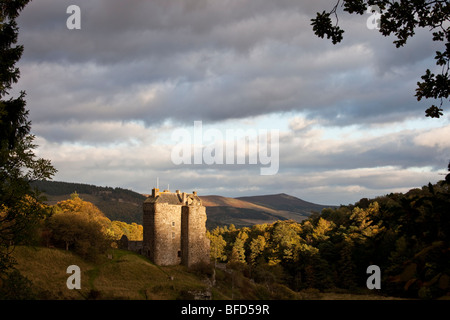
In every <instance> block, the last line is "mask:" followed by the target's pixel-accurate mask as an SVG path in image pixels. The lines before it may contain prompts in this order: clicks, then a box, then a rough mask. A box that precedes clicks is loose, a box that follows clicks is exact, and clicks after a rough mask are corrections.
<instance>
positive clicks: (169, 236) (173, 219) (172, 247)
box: [142, 188, 210, 267]
mask: <svg viewBox="0 0 450 320" xmlns="http://www.w3.org/2000/svg"><path fill="white" fill-rule="evenodd" d="M205 224H206V208H205V207H204V206H203V205H202V202H201V200H200V198H199V197H198V196H197V192H195V191H194V192H193V193H192V194H187V193H184V192H183V193H180V191H179V190H177V191H176V192H175V193H173V192H170V191H169V190H164V192H159V189H156V188H154V189H153V190H152V195H151V196H149V197H148V198H147V199H146V200H145V201H144V218H143V228H144V239H143V248H142V249H143V254H144V255H146V256H148V257H149V258H150V260H152V261H153V262H154V263H155V264H157V265H160V266H170V265H177V264H180V263H181V264H183V265H185V266H188V267H190V266H193V265H195V264H198V263H209V250H210V247H209V239H208V238H207V237H206V225H205Z"/></svg>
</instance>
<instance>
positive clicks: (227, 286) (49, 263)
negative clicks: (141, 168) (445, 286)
mask: <svg viewBox="0 0 450 320" xmlns="http://www.w3.org/2000/svg"><path fill="white" fill-rule="evenodd" d="M14 258H15V259H16V260H17V265H16V268H17V270H18V271H19V272H20V274H21V276H22V277H26V279H28V280H29V281H30V283H29V285H30V287H31V290H32V298H35V299H39V300H49V299H50V300H84V299H101V300H104V299H107V300H163V299H164V300H175V299H189V300H192V299H194V298H195V297H196V296H197V297H198V296H199V294H201V293H209V294H210V296H211V298H212V299H213V300H230V299H232V298H233V299H241V300H242V299H243V300H250V299H251V300H255V299H263V300H271V299H277V300H287V299H294V300H303V299H306V300H309V299H314V300H317V299H325V300H330V299H331V300H342V299H345V300H367V299H377V300H378V299H388V298H387V297H382V296H379V295H373V294H367V293H369V292H365V294H361V295H357V294H349V293H333V292H329V293H321V292H319V291H318V290H309V291H308V290H305V291H302V292H294V291H292V290H290V289H289V288H287V287H286V286H284V285H282V284H278V283H266V284H259V283H255V282H254V281H251V280H250V279H248V278H246V277H244V276H242V274H241V273H239V272H235V273H232V272H230V271H229V270H227V269H224V268H222V267H220V268H219V267H218V268H216V272H215V274H216V277H215V280H216V282H215V285H214V286H213V287H210V286H209V281H208V280H207V276H206V275H205V274H204V273H203V274H202V273H200V272H199V271H193V270H188V269H187V268H186V267H184V266H181V265H179V266H171V267H159V266H156V265H154V264H153V263H152V262H151V261H149V260H148V259H147V258H145V257H144V256H141V255H138V254H136V253H134V252H131V251H125V250H119V249H110V250H109V252H108V255H107V256H101V257H99V259H98V261H96V262H89V261H86V260H83V259H81V258H80V257H79V256H78V255H76V254H74V253H73V252H70V251H64V250H61V249H55V248H44V247H31V246H18V247H16V249H15V251H14ZM70 265H77V266H79V267H80V270H81V277H80V278H81V289H80V290H69V289H68V288H67V285H66V281H67V279H68V277H69V276H70V275H69V274H67V273H66V270H67V267H68V266H70ZM389 299H392V298H389Z"/></svg>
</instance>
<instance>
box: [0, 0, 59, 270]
mask: <svg viewBox="0 0 450 320" xmlns="http://www.w3.org/2000/svg"><path fill="white" fill-rule="evenodd" d="M28 2H29V0H14V1H13V0H1V1H0V61H1V63H0V211H1V213H0V272H1V271H4V270H5V269H7V268H9V267H11V265H12V262H13V261H12V260H11V256H10V253H11V251H12V248H14V245H16V244H17V243H19V242H20V240H22V239H23V236H24V234H25V233H24V231H25V230H27V229H29V227H30V225H33V224H34V223H35V221H36V220H38V219H39V218H40V217H41V216H44V215H47V214H48V213H49V212H48V210H46V209H47V208H45V207H44V206H41V203H42V199H41V198H40V197H39V194H38V193H37V192H36V191H34V190H32V188H31V187H30V182H31V181H33V180H45V179H49V178H51V177H52V176H53V175H54V174H55V172H56V170H55V169H54V168H53V167H52V165H51V164H50V161H49V160H45V159H41V158H37V157H36V155H35V154H34V151H33V150H34V149H35V148H36V145H35V144H34V143H33V141H34V138H35V137H34V136H33V135H32V134H31V133H30V130H31V122H30V121H29V120H28V110H27V109H26V108H25V106H26V101H25V92H23V91H22V92H20V94H19V96H18V97H17V98H13V97H11V96H10V90H11V89H12V85H13V84H14V83H17V81H18V80H19V76H20V72H19V69H18V68H17V67H16V66H15V64H16V63H17V62H18V61H19V59H20V58H21V56H22V52H23V46H20V45H16V43H17V38H18V32H19V29H18V26H17V23H16V18H17V17H18V15H19V13H20V11H21V10H22V9H23V8H24V7H25V6H26V4H27V3H28Z"/></svg>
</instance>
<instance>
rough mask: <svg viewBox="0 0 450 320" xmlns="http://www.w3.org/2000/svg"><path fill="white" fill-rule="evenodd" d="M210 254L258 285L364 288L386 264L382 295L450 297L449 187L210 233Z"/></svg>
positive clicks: (437, 186) (439, 185)
mask: <svg viewBox="0 0 450 320" xmlns="http://www.w3.org/2000/svg"><path fill="white" fill-rule="evenodd" d="M208 236H209V238H210V239H211V256H212V258H213V259H214V260H215V261H217V262H222V263H227V266H228V267H230V268H232V269H234V270H238V271H239V272H241V273H242V274H244V275H245V276H247V277H249V278H251V279H254V281H256V282H261V283H267V284H270V283H282V284H284V285H287V286H289V287H290V288H291V289H293V290H295V291H299V290H304V289H308V288H314V289H318V290H321V291H323V290H341V289H342V290H350V292H355V291H357V290H358V289H361V288H366V280H367V278H368V274H367V273H366V271H367V267H368V266H370V265H377V266H379V267H380V269H381V290H379V291H380V294H383V295H389V296H396V297H405V298H421V299H435V298H440V297H443V296H446V295H447V296H448V295H450V263H449V262H450V243H449V240H450V193H449V184H448V182H446V181H440V182H438V183H436V184H434V185H432V184H429V185H428V186H423V187H422V188H420V189H419V188H417V189H412V190H410V191H408V192H406V193H404V194H403V193H391V194H389V195H385V196H380V197H377V198H374V199H366V198H364V199H361V200H360V201H358V202H357V203H355V204H353V205H346V206H340V207H339V208H336V209H324V210H322V212H321V213H316V214H314V215H312V216H311V217H310V218H309V219H307V220H305V221H303V222H301V223H297V222H294V221H278V222H275V223H273V224H262V225H254V226H253V227H251V228H248V227H244V228H240V229H237V228H235V227H234V226H233V225H230V226H229V227H217V228H215V229H214V230H211V231H209V232H208Z"/></svg>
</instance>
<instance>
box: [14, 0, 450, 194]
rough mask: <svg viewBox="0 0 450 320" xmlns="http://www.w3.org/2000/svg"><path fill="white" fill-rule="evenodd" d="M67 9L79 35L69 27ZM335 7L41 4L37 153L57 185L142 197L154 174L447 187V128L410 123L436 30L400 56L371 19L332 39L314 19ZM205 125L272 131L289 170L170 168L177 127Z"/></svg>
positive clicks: (27, 30) (205, 2) (31, 84)
mask: <svg viewBox="0 0 450 320" xmlns="http://www.w3.org/2000/svg"><path fill="white" fill-rule="evenodd" d="M72 4H75V5H79V6H80V8H81V18H82V22H81V30H68V29H67V28H66V19H67V17H68V15H67V14H66V8H67V7H68V6H69V5H72ZM329 9H331V7H330V3H329V2H328V1H325V0H321V1H310V2H307V3H304V2H299V1H298V0H277V1H268V0H267V1H266V0H262V1H254V0H229V1H219V0H185V1H167V0H154V1H153V0H152V1H140V0H129V1H124V0H108V1H107V0H97V1H90V2H86V1H79V0H71V1H68V0H61V1H57V2H55V1H54V0H40V1H32V2H30V4H29V5H28V6H27V7H26V8H25V10H24V11H23V14H22V15H21V16H20V19H19V20H20V21H19V25H20V37H19V42H20V43H21V44H23V45H24V47H25V52H24V56H23V59H22V60H21V61H20V63H19V67H20V70H21V79H20V82H19V83H18V85H17V87H16V88H15V90H17V92H18V91H19V90H26V92H27V102H28V107H29V108H30V119H31V120H32V129H33V132H34V134H36V135H37V137H38V144H39V146H40V147H39V154H40V155H42V156H44V157H46V158H49V159H51V160H52V161H53V163H54V164H55V166H56V167H57V169H58V170H59V173H58V176H57V177H56V178H57V179H60V180H65V181H77V182H87V183H93V184H99V185H112V186H122V187H130V188H132V189H135V190H138V191H141V192H148V191H149V190H150V188H151V185H152V184H153V181H155V179H156V177H157V176H158V177H160V179H161V180H166V181H167V183H170V184H171V185H175V184H179V189H188V190H190V189H191V188H193V187H195V188H196V189H198V190H199V192H201V193H203V194H204V193H210V192H216V193H223V194H224V195H236V193H242V192H245V193H252V194H257V193H274V192H275V190H277V191H278V190H283V191H280V192H286V193H295V195H297V196H300V197H310V199H309V200H315V201H317V202H322V203H330V202H331V203H345V202H350V199H351V200H353V201H356V200H358V199H357V198H356V197H358V196H367V195H369V194H370V195H375V194H376V193H377V192H390V191H392V190H394V189H395V190H400V189H401V190H403V189H404V188H407V187H408V186H413V185H417V184H419V185H420V184H422V183H427V182H428V179H435V178H436V177H437V178H439V177H438V176H436V177H435V176H434V175H435V173H436V171H437V170H439V169H438V168H441V167H445V165H446V163H445V161H446V159H447V158H448V154H446V150H447V149H448V147H449V145H448V141H447V140H446V139H445V138H444V137H446V136H448V133H450V132H449V131H448V127H449V126H448V119H440V120H436V122H433V124H431V123H430V124H428V123H429V122H427V125H426V126H425V125H424V126H422V127H418V128H415V127H414V126H412V125H407V124H408V123H410V122H411V121H415V119H417V118H418V117H423V115H424V110H425V109H426V107H427V106H428V104H429V101H422V102H420V103H419V102H417V101H416V99H415V97H414V89H415V87H416V82H417V81H418V80H420V75H422V74H423V73H424V70H425V69H426V67H429V66H433V65H434V62H433V57H434V51H435V50H436V47H435V44H434V43H433V42H432V41H431V40H430V33H429V32H427V31H426V30H424V31H419V32H418V33H417V34H416V35H415V37H414V38H412V39H411V40H410V41H408V43H407V45H406V46H405V47H404V48H401V49H396V48H395V46H394V45H393V44H392V40H393V39H392V37H389V38H384V37H382V36H381V35H380V34H379V33H378V32H376V31H373V30H369V29H367V28H366V20H367V18H368V17H369V15H363V16H354V15H348V14H346V13H343V12H342V13H340V16H339V23H340V24H341V25H342V26H343V27H344V29H345V30H346V32H345V34H344V41H343V42H342V43H341V44H339V45H332V44H331V43H330V42H329V41H327V40H323V39H319V38H317V37H316V36H314V35H313V32H312V29H311V25H310V22H311V21H310V19H311V18H313V17H314V16H315V13H316V12H318V11H319V12H321V11H323V10H329ZM195 120H202V121H204V123H207V124H208V126H210V127H214V128H221V129H223V128H231V129H235V128H256V127H259V128H265V129H271V128H278V129H279V130H280V170H279V173H278V174H277V175H275V176H271V177H263V176H260V175H259V167H258V166H251V165H248V164H247V165H240V166H237V165H234V166H226V165H224V166H206V165H198V166H175V165H174V164H173V163H172V162H171V160H170V154H171V150H172V149H171V148H172V147H173V144H174V142H173V141H171V140H170V135H171V132H172V131H173V130H175V129H176V128H179V127H190V126H192V123H193V121H195ZM443 162H444V163H443ZM417 168H419V169H417ZM417 170H419V171H417ZM437 178H436V179H437ZM322 200H323V201H322Z"/></svg>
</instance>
